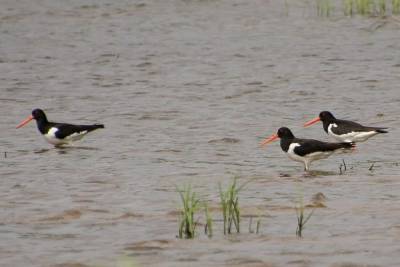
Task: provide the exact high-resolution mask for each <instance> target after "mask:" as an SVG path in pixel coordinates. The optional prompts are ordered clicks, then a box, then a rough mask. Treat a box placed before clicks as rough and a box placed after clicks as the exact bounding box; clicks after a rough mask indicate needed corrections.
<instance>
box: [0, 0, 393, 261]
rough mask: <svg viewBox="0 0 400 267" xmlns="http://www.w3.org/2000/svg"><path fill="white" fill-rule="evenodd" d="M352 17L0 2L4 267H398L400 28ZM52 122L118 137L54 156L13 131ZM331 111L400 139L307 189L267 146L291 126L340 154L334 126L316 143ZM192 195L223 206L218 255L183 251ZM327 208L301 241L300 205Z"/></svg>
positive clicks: (250, 4)
mask: <svg viewBox="0 0 400 267" xmlns="http://www.w3.org/2000/svg"><path fill="white" fill-rule="evenodd" d="M309 2H310V1H309ZM311 2H312V1H311ZM338 3H340V1H338ZM340 13H341V12H340V10H336V14H335V15H334V16H332V17H331V18H320V17H317V16H316V15H315V14H316V11H315V9H314V8H313V4H312V5H308V4H306V2H304V3H303V2H301V1H288V5H287V6H286V7H285V5H284V1H278V0H276V1H267V0H254V1H247V0H220V1H212V0H209V1H195V0H192V1H189V0H188V1H181V0H171V1H156V0H153V1H152V0H149V1H122V0H121V1H111V0H99V1H78V0H68V1H52V0H21V1H16V0H3V1H1V9H0V52H1V53H0V79H1V82H0V87H1V94H0V99H1V105H0V113H1V114H2V116H1V117H0V118H1V123H0V127H1V136H0V144H1V151H0V152H1V153H0V156H1V162H0V164H1V168H0V174H1V183H0V196H1V204H0V205H1V208H0V218H1V219H0V220H1V221H0V223H1V224H0V232H1V238H0V239H1V241H0V265H1V266H34V267H36V266H57V267H60V266H64V267H66V266H67V267H71V266H74V267H82V266H117V265H118V264H119V263H121V261H135V262H136V263H138V265H137V266H257V267H258V266H296V267H297V266H316V267H317V266H330V267H343V266H385V267H386V266H393V267H394V266H400V259H399V254H400V196H399V193H400V190H399V189H400V188H399V185H400V184H399V178H400V177H399V155H400V153H399V148H400V146H399V131H398V128H399V126H400V122H399V121H400V120H399V119H400V116H399V104H400V89H399V81H400V37H399V30H400V22H399V20H398V19H396V18H395V17H394V18H393V17H392V18H390V17H389V18H385V19H379V18H360V17H354V18H347V17H343V15H342V14H340ZM37 107H40V108H43V109H44V110H45V111H46V112H47V114H48V117H49V119H50V120H54V121H60V122H70V123H104V124H105V125H106V128H105V129H101V130H98V131H96V132H94V133H92V134H90V135H88V136H87V137H86V138H85V139H84V140H82V141H81V142H79V143H77V144H76V146H75V147H70V148H65V149H54V148H52V147H51V146H50V145H49V144H47V143H46V142H45V141H44V140H43V139H42V137H41V136H40V135H39V133H38V131H37V129H36V126H35V123H30V124H28V125H27V126H25V127H24V128H21V129H18V130H16V129H15V126H16V125H17V124H18V123H19V122H20V121H21V120H22V119H24V118H25V117H26V116H28V115H29V114H30V112H31V110H32V109H33V108H37ZM322 110H330V111H332V112H333V113H334V114H335V115H337V117H340V118H345V119H352V120H356V121H359V122H362V123H365V124H370V125H377V126H387V127H390V133H389V134H386V135H380V136H376V137H374V138H372V139H371V140H369V141H368V142H366V143H361V144H359V146H358V148H357V150H356V151H355V152H354V153H351V154H340V155H335V156H332V157H330V158H329V159H326V160H323V161H319V162H316V163H314V164H313V165H312V169H313V170H314V172H313V173H312V175H310V176H304V175H303V170H302V168H303V167H302V166H301V164H299V163H296V162H293V161H290V160H288V159H287V158H286V156H285V155H284V153H282V151H281V149H280V147H279V143H278V142H275V143H273V144H270V145H268V146H266V147H265V148H260V147H259V142H260V141H261V138H263V137H266V136H269V135H271V134H272V133H275V132H276V130H277V129H278V128H279V127H280V126H288V127H290V128H291V129H292V130H293V131H294V133H295V134H296V135H297V136H299V137H307V138H317V139H321V140H330V139H329V137H328V136H327V135H326V134H325V132H323V130H322V125H321V124H317V125H315V126H313V127H310V128H307V129H304V128H302V124H303V123H304V122H305V121H307V120H309V119H311V118H313V117H315V116H317V114H318V113H319V112H320V111H322ZM5 152H6V154H5ZM342 159H344V161H345V162H346V165H347V171H345V172H343V173H342V175H340V174H339V166H340V164H342ZM372 164H374V165H373V167H372V168H370V167H371V165H372ZM342 169H343V168H342ZM370 169H371V170H370ZM234 176H238V177H239V182H240V183H243V182H249V181H250V182H249V183H248V185H247V186H246V187H245V189H244V190H243V191H242V192H241V194H240V205H241V206H242V215H243V216H242V220H243V222H242V232H243V233H241V234H239V235H233V236H231V237H224V236H223V235H222V232H221V229H222V225H221V221H220V219H221V216H220V210H218V199H219V196H218V182H222V183H223V185H226V184H227V183H228V182H229V181H230V180H231V178H232V177H234ZM188 183H191V184H192V186H193V188H194V190H195V191H196V192H197V193H198V194H199V196H201V198H202V199H207V200H208V201H209V206H210V207H211V210H212V214H213V217H214V220H215V222H214V225H215V231H214V237H213V238H212V239H207V237H206V236H205V235H204V234H203V226H199V228H198V237H197V238H196V239H195V240H193V241H189V240H179V239H177V238H176V235H177V229H178V227H177V212H176V210H177V208H178V207H179V204H180V203H179V199H178V195H177V193H176V192H175V185H184V184H188ZM318 193H322V194H323V196H325V198H326V199H323V203H320V204H317V205H314V206H317V207H319V208H317V209H316V210H315V212H314V215H313V216H312V217H311V219H310V221H309V222H308V224H307V226H306V229H305V230H304V232H303V236H304V237H303V238H302V239H298V238H296V236H295V230H296V213H295V210H294V207H295V203H296V196H297V195H299V194H302V195H303V196H304V201H305V204H310V203H313V201H314V200H313V196H315V194H318ZM322 194H319V195H320V196H321V195H322ZM314 202H315V201H314ZM308 212H310V209H307V210H306V213H308ZM251 216H254V217H255V218H257V217H260V218H261V228H260V231H261V233H260V234H258V235H256V234H254V233H253V234H250V233H248V232H249V231H248V229H247V228H248V224H249V220H250V219H249V218H250V217H251ZM201 220H202V219H201ZM254 221H255V220H253V222H254ZM253 229H254V225H253ZM124 255H125V256H127V257H128V258H125V257H124Z"/></svg>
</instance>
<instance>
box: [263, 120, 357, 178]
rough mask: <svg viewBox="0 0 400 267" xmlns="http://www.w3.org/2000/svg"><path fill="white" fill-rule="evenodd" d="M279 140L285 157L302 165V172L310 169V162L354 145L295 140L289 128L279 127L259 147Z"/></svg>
mask: <svg viewBox="0 0 400 267" xmlns="http://www.w3.org/2000/svg"><path fill="white" fill-rule="evenodd" d="M278 138H280V139H281V148H282V150H283V151H284V152H286V155H287V156H288V157H289V158H290V159H292V160H294V161H298V162H302V163H303V164H304V170H305V171H308V170H309V169H310V165H311V162H313V161H315V160H320V159H325V158H327V157H329V156H330V155H332V154H333V153H334V152H335V151H338V150H345V149H352V148H354V147H355V145H354V143H346V142H343V143H327V142H321V141H318V140H314V139H300V138H296V137H295V136H294V135H293V133H292V131H290V129H289V128H286V127H281V128H279V130H278V133H277V134H273V135H271V136H270V137H268V138H266V139H264V141H263V142H262V143H261V146H264V145H266V144H268V143H270V142H272V141H274V140H276V139H278Z"/></svg>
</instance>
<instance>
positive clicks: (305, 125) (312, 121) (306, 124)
mask: <svg viewBox="0 0 400 267" xmlns="http://www.w3.org/2000/svg"><path fill="white" fill-rule="evenodd" d="M319 121H321V119H320V118H319V117H316V118H315V119H312V120H310V121H308V122H306V123H305V124H304V127H307V126H310V125H311V124H314V123H316V122H319Z"/></svg>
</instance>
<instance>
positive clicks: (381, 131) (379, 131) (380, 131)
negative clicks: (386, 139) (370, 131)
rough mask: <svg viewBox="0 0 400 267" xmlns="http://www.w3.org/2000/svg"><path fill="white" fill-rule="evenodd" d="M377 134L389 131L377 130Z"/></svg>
mask: <svg viewBox="0 0 400 267" xmlns="http://www.w3.org/2000/svg"><path fill="white" fill-rule="evenodd" d="M375 132H377V133H388V131H386V130H383V129H376V130H375Z"/></svg>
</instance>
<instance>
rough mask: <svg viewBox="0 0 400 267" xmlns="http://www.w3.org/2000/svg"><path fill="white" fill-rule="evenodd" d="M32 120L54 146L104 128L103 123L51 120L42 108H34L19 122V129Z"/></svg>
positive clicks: (67, 142)
mask: <svg viewBox="0 0 400 267" xmlns="http://www.w3.org/2000/svg"><path fill="white" fill-rule="evenodd" d="M31 120H36V124H37V127H38V129H39V132H40V133H41V134H42V135H43V137H44V138H45V139H46V141H47V142H49V143H50V144H52V145H54V146H62V145H65V144H69V143H71V142H73V141H77V140H80V139H82V137H84V136H85V135H86V134H87V133H89V132H91V131H94V130H96V129H99V128H104V125H103V124H93V125H74V124H67V123H57V122H49V121H48V120H47V117H46V114H45V113H44V112H43V110H41V109H34V110H33V111H32V115H30V116H29V117H28V118H27V119H26V120H24V121H23V122H21V123H20V124H18V126H17V129H18V128H20V127H22V126H24V125H25V124H27V123H28V122H30V121H31Z"/></svg>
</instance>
